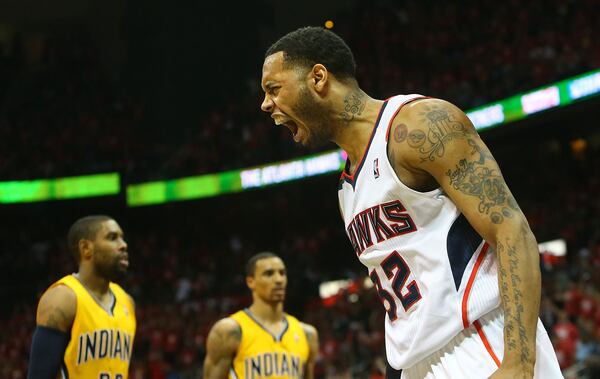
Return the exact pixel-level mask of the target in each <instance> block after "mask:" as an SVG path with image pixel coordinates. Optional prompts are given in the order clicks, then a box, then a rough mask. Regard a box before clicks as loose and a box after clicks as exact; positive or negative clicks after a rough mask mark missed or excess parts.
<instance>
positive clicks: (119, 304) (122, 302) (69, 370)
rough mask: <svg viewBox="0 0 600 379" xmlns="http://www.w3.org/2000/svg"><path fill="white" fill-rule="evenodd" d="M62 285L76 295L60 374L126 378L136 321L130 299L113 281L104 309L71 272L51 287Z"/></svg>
mask: <svg viewBox="0 0 600 379" xmlns="http://www.w3.org/2000/svg"><path fill="white" fill-rule="evenodd" d="M57 285H65V286H67V287H69V288H71V289H72V290H73V292H75V295H76V296H77V310H76V313H75V318H74V320H73V325H72V326H71V334H70V340H69V343H68V345H67V348H66V350H65V355H64V360H63V365H62V377H63V378H70V379H74V378H76V379H77V378H86V379H87V378H90V379H127V376H128V372H129V361H130V360H131V353H132V350H133V340H134V336H135V328H136V320H135V309H134V305H133V301H132V300H131V298H130V297H129V295H127V293H126V292H125V291H124V290H123V289H122V288H121V287H120V286H119V285H117V284H115V283H110V285H109V288H110V291H111V292H112V294H113V300H114V301H113V304H112V307H111V308H110V309H105V308H104V307H103V306H101V305H100V304H99V303H98V302H97V301H96V299H95V298H94V297H93V296H92V295H91V294H90V293H89V292H88V290H87V289H86V288H85V287H84V286H83V284H82V283H81V282H80V281H79V280H78V279H77V278H76V277H75V276H73V275H67V276H65V277H64V278H62V279H60V280H59V281H57V282H56V283H54V284H53V286H57Z"/></svg>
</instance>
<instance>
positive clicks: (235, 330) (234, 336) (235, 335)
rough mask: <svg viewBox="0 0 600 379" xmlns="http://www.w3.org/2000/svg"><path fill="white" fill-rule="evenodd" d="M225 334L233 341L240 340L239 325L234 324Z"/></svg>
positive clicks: (240, 329)
mask: <svg viewBox="0 0 600 379" xmlns="http://www.w3.org/2000/svg"><path fill="white" fill-rule="evenodd" d="M227 336H228V337H229V338H231V339H232V340H234V341H240V340H241V339H242V328H240V326H239V325H236V326H235V328H231V330H230V331H229V333H227Z"/></svg>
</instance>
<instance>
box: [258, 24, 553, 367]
mask: <svg viewBox="0 0 600 379" xmlns="http://www.w3.org/2000/svg"><path fill="white" fill-rule="evenodd" d="M390 48H392V47H390ZM261 84H262V87H263V90H264V91H265V98H264V101H263V103H262V106H261V108H262V110H263V111H265V112H267V113H269V114H270V115H271V117H272V118H273V120H274V121H275V123H276V124H278V125H284V126H286V127H287V128H288V129H290V131H291V132H292V134H293V138H294V141H296V142H298V143H302V144H303V145H316V144H320V143H323V142H327V141H333V142H334V143H336V144H337V145H338V146H340V147H341V148H342V149H344V150H345V151H346V152H347V153H348V160H347V162H346V168H345V170H344V172H343V173H342V176H341V179H340V184H339V205H340V210H341V214H342V218H343V220H344V226H345V228H346V232H347V235H348V237H349V239H350V242H351V244H352V247H353V248H354V251H355V253H356V255H357V256H358V258H359V259H360V261H361V262H362V263H363V264H364V265H365V266H367V268H368V272H369V275H370V277H371V279H372V281H373V283H374V284H375V286H376V288H377V291H378V293H379V295H380V297H381V300H382V302H383V304H384V306H385V308H386V311H387V315H386V319H385V331H386V352H387V360H388V363H389V366H391V367H389V368H388V377H390V378H391V377H393V378H402V379H406V378H410V379H412V378H477V379H479V378H487V377H490V376H491V377H492V378H494V379H498V378H510V379H514V378H532V377H534V378H543V379H549V378H560V377H562V376H561V373H560V370H559V367H558V362H557V360H556V356H555V354H554V351H553V349H552V345H551V343H550V340H549V338H548V335H547V333H546V331H545V330H544V328H543V326H542V325H541V322H540V321H539V320H538V312H539V303H540V271H539V253H538V249H537V243H536V240H535V237H534V236H533V234H532V232H531V230H530V228H529V225H528V223H527V220H526V219H525V216H524V215H523V213H522V212H521V209H520V208H519V206H518V205H517V202H516V201H515V199H514V197H513V196H512V195H511V193H510V190H509V189H508V187H507V186H506V183H505V182H504V179H503V177H502V174H501V173H500V169H499V168H498V165H497V163H496V161H495V160H494V158H493V157H492V155H491V153H490V151H489V150H488V148H487V147H486V145H485V144H484V143H483V141H482V140H481V139H480V137H479V135H478V134H477V132H476V131H475V128H474V127H473V125H472V124H471V122H470V121H469V119H468V118H467V117H466V115H465V114H464V113H463V112H462V111H461V110H460V109H458V108H457V107H455V106H454V105H452V104H450V103H448V102H446V101H443V100H438V99H432V98H426V97H424V96H421V95H398V96H394V97H391V98H389V99H387V100H385V101H382V100H376V99H373V98H371V97H369V96H368V95H367V94H366V93H365V92H363V91H362V90H361V89H360V87H359V85H358V83H357V81H356V78H355V63H354V57H353V55H352V52H351V51H350V49H349V48H348V46H347V45H346V44H345V42H344V41H343V40H342V39H341V38H340V37H338V36H337V35H336V34H334V33H333V32H331V31H328V30H326V29H323V28H319V27H307V28H302V29H298V30H296V31H294V32H291V33H289V34H287V35H285V36H283V37H282V38H281V39H279V40H278V41H277V42H275V43H274V44H273V45H272V46H271V47H270V48H269V49H268V51H267V52H266V54H265V60H264V64H263V69H262V83H261Z"/></svg>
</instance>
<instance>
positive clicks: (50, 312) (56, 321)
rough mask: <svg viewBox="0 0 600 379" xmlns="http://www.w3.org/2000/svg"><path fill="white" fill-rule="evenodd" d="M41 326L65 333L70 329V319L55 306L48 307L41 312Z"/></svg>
mask: <svg viewBox="0 0 600 379" xmlns="http://www.w3.org/2000/svg"><path fill="white" fill-rule="evenodd" d="M39 320H40V322H39V324H40V325H42V326H45V327H48V328H52V329H58V330H61V331H65V329H66V328H67V327H68V325H67V323H68V322H67V321H68V317H67V314H66V313H65V311H64V310H62V309H60V308H59V307H56V306H54V305H51V304H50V305H48V306H46V307H43V308H41V309H40V310H39Z"/></svg>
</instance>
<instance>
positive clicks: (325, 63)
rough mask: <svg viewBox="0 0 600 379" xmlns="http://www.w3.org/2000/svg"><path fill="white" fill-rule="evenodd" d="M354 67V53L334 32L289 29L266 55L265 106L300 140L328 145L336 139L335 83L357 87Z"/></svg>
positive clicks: (274, 117) (278, 122)
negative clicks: (333, 119) (332, 120)
mask: <svg viewBox="0 0 600 379" xmlns="http://www.w3.org/2000/svg"><path fill="white" fill-rule="evenodd" d="M355 71H356V64H355V63H354V56H353V55H352V51H351V50H350V48H349V47H348V45H346V43H345V42H344V40H342V39H341V38H340V37H339V36H338V35H336V34H335V33H333V32H332V31H330V30H327V29H324V28H321V27H304V28H300V29H298V30H295V31H293V32H290V33H288V34H286V35H285V36H283V37H281V38H280V39H279V40H278V41H277V42H275V43H274V44H273V45H272V46H271V47H270V48H269V49H268V50H267V52H266V53H265V61H264V64H263V70H262V81H261V85H262V87H263V90H264V91H265V98H264V100H263V103H262V105H261V109H262V110H263V111H265V112H268V113H270V114H271V117H272V118H273V119H274V121H275V123H276V124H278V125H285V126H286V127H288V129H290V131H291V132H292V134H293V135H294V140H295V141H296V142H300V143H302V144H303V145H319V144H323V143H325V142H327V141H330V140H331V139H332V129H331V127H330V126H329V124H330V122H329V121H330V113H331V104H332V101H331V98H330V96H331V94H332V93H333V91H332V83H334V82H336V83H342V84H344V85H347V86H350V87H352V88H358V85H357V83H356V79H355ZM337 113H340V112H337Z"/></svg>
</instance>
